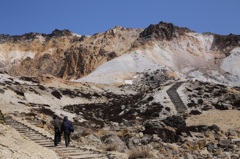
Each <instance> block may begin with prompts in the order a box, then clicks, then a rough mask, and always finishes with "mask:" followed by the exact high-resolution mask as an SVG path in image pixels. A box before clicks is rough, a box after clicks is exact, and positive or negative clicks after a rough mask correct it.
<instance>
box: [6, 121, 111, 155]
mask: <svg viewBox="0 0 240 159" xmlns="http://www.w3.org/2000/svg"><path fill="white" fill-rule="evenodd" d="M5 121H6V123H7V124H8V125H10V126H12V127H13V128H15V129H16V130H17V131H18V132H19V133H21V134H22V135H24V136H26V137H28V138H29V139H31V140H32V141H34V142H35V143H37V144H39V145H41V146H43V147H46V148H48V149H50V150H53V151H55V152H56V153H57V154H58V155H59V158H60V159H96V158H98V159H108V157H107V155H106V154H105V153H103V152H100V151H96V150H93V149H87V148H81V147H76V146H69V147H67V148H66V147H65V145H64V144H60V145H59V146H57V147H55V146H54V145H53V139H52V138H50V137H47V136H45V135H43V134H41V133H40V132H38V131H37V130H35V129H32V128H30V127H28V126H27V125H25V124H23V123H20V122H18V121H15V120H13V119H12V118H6V119H5Z"/></svg>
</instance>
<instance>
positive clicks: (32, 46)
mask: <svg viewBox="0 0 240 159" xmlns="http://www.w3.org/2000/svg"><path fill="white" fill-rule="evenodd" d="M239 47H240V36H239V35H233V34H229V35H227V36H224V35H217V34H213V33H203V34H200V33H196V32H194V31H191V30H189V29H187V28H182V27H178V26H175V25H173V24H171V23H164V22H160V23H159V24H155V25H150V26H149V27H147V28H145V29H130V28H123V27H120V26H116V27H114V28H113V29H110V30H108V31H106V32H103V33H97V34H94V35H92V36H84V35H77V34H75V33H72V32H70V31H69V30H54V31H53V32H52V33H51V34H38V33H27V34H24V35H20V36H9V35H0V56H1V61H0V66H1V70H2V71H6V72H8V73H9V74H10V75H14V76H21V77H23V76H26V77H39V76H41V75H43V74H48V75H52V76H54V77H57V78H62V79H67V80H76V81H84V82H94V83H105V84H111V83H118V84H123V83H124V81H125V80H132V79H133V77H134V76H135V75H136V73H140V72H147V71H149V69H150V70H152V71H154V70H157V69H163V68H164V69H166V70H168V71H170V72H171V73H173V74H175V75H176V76H177V77H179V78H186V79H188V78H197V79H200V80H204V81H215V82H219V83H226V84H230V85H239V84H240V83H239V81H240V80H239V79H240V71H239V69H238V68H239V58H240V55H239Z"/></svg>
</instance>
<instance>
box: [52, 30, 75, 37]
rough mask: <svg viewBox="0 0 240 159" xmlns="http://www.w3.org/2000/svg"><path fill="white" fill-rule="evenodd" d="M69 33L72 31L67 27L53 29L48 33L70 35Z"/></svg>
mask: <svg viewBox="0 0 240 159" xmlns="http://www.w3.org/2000/svg"><path fill="white" fill-rule="evenodd" d="M71 35H72V32H71V31H70V30H68V29H64V30H58V29H55V30H53V31H52V33H51V34H50V36H71Z"/></svg>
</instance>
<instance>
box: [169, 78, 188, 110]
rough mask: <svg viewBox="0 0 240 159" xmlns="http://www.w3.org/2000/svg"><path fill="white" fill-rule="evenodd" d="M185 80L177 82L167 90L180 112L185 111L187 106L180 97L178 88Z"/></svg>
mask: <svg viewBox="0 0 240 159" xmlns="http://www.w3.org/2000/svg"><path fill="white" fill-rule="evenodd" d="M183 83H184V82H177V83H175V84H174V85H173V86H172V87H170V88H169V89H168V90H167V94H168V96H169V97H170V99H171V100H172V102H173V104H174V106H175V108H176V110H177V112H178V113H184V112H185V111H186V110H187V108H186V107H185V105H184V103H183V101H182V99H181V98H180V96H179V94H178V92H177V89H178V88H179V87H180V86H181V85H182V84H183Z"/></svg>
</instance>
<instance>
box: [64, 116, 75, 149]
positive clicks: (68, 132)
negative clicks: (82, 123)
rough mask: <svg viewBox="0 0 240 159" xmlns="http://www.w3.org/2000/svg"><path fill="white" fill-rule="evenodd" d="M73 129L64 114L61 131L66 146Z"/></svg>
mask: <svg viewBox="0 0 240 159" xmlns="http://www.w3.org/2000/svg"><path fill="white" fill-rule="evenodd" d="M73 131H74V128H73V124H72V122H71V121H69V120H68V117H67V116H65V117H64V118H63V123H62V126H61V132H63V133H64V139H65V145H66V147H68V145H69V143H70V135H71V132H73Z"/></svg>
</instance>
